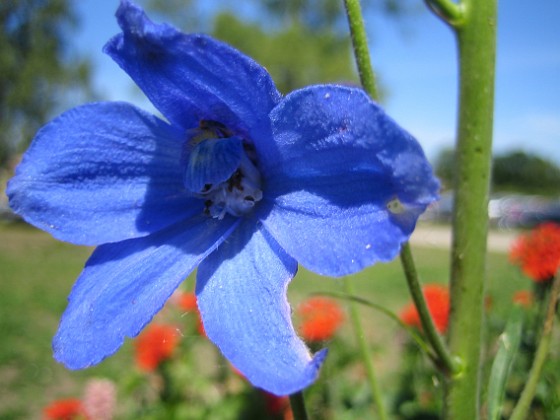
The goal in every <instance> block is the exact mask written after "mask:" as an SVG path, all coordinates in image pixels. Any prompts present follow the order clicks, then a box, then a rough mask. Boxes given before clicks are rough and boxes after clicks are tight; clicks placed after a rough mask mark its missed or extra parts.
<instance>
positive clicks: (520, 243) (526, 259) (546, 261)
mask: <svg viewBox="0 0 560 420" xmlns="http://www.w3.org/2000/svg"><path fill="white" fill-rule="evenodd" d="M509 256H510V260H511V261H512V262H513V263H515V264H517V265H519V266H521V270H523V272H524V273H525V274H526V275H527V276H528V277H529V278H531V279H533V280H534V281H536V282H542V281H547V280H550V279H551V278H552V277H554V275H555V274H556V271H558V268H559V267H560V225H557V224H555V223H544V224H542V225H540V226H538V227H536V228H535V229H533V230H532V231H531V232H529V233H527V234H525V235H521V236H520V237H519V238H517V241H516V242H515V243H514V244H513V246H512V247H511V251H510V254H509Z"/></svg>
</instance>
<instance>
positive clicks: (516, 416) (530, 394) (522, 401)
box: [510, 272, 560, 420]
mask: <svg viewBox="0 0 560 420" xmlns="http://www.w3.org/2000/svg"><path fill="white" fill-rule="evenodd" d="M559 294H560V272H558V273H556V276H555V277H554V283H553V284H552V290H551V291H550V297H549V300H548V307H547V311H546V318H545V320H544V325H543V330H542V333H541V337H540V340H539V345H538V347H537V352H536V353H535V359H534V361H533V366H532V367H531V371H530V372H529V377H528V379H527V382H526V383H525V388H523V392H522V393H521V397H520V398H519V401H518V402H517V405H516V406H515V409H514V410H513V413H512V414H511V417H510V420H523V419H525V418H526V417H527V413H528V412H529V409H530V407H531V402H532V401H533V398H534V397H535V392H536V391H537V385H538V383H539V379H540V377H541V373H542V369H543V366H544V363H545V361H546V358H547V356H548V351H549V350H550V342H551V339H552V328H553V326H554V318H555V315H556V304H557V303H558V295H559Z"/></svg>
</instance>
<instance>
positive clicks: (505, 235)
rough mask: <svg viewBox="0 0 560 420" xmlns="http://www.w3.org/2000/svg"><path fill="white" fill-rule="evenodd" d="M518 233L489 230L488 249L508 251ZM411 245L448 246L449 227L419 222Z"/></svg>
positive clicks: (449, 238) (411, 239) (449, 239)
mask: <svg viewBox="0 0 560 420" xmlns="http://www.w3.org/2000/svg"><path fill="white" fill-rule="evenodd" d="M518 235H519V233H518V232H516V231H508V230H491V231H490V235H489V236H488V250H489V251H494V252H508V251H509V249H510V247H511V244H512V242H513V241H514V240H515V238H517V236H518ZM410 243H411V244H412V245H422V246H430V247H434V248H449V246H450V244H451V229H450V227H448V226H439V225H437V226H435V225H430V224H419V225H418V227H417V228H416V230H415V231H414V233H413V234H412V237H411V238H410Z"/></svg>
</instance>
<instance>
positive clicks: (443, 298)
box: [400, 284, 449, 333]
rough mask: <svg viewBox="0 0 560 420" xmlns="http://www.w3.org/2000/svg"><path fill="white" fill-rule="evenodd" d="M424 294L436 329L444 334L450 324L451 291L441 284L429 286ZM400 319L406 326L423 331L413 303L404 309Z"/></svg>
mask: <svg viewBox="0 0 560 420" xmlns="http://www.w3.org/2000/svg"><path fill="white" fill-rule="evenodd" d="M422 293H423V294H424V298H425V299H426V305H427V306H428V311H429V312H430V315H431V316H432V319H433V321H434V325H435V327H436V329H437V330H438V331H439V332H440V333H444V332H445V331H446V330H447V324H448V322H449V291H448V290H447V288H446V287H445V286H442V285H439V284H427V285H425V286H424V287H423V288H422ZM400 319H401V321H402V322H404V323H405V324H406V325H409V326H411V327H416V328H418V329H422V323H421V321H420V315H419V314H418V310H417V309H416V306H415V305H414V303H412V302H411V303H409V304H407V305H406V306H405V307H404V308H403V310H402V311H401V313H400Z"/></svg>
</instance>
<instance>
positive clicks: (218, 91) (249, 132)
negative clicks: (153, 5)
mask: <svg viewBox="0 0 560 420" xmlns="http://www.w3.org/2000/svg"><path fill="white" fill-rule="evenodd" d="M117 19H118V22H119V25H120V27H121V28H122V31H123V33H121V34H118V35H116V36H115V37H114V38H113V39H111V40H110V41H109V42H108V43H107V45H106V46H105V52H107V53H108V54H109V55H110V56H111V57H112V58H113V59H114V60H115V61H116V62H117V63H118V64H119V65H120V66H121V67H122V68H123V69H124V70H125V71H126V72H127V73H128V74H129V75H130V76H131V77H132V78H133V79H134V81H135V82H136V83H137V84H138V86H139V87H140V88H141V89H142V90H143V91H144V93H145V94H146V95H147V96H148V98H149V99H150V100H151V101H152V103H153V104H154V105H155V106H156V107H157V108H158V109H159V110H160V111H161V112H162V113H163V114H164V115H165V117H166V118H168V119H169V120H170V121H171V122H173V123H175V124H178V125H180V126H182V127H184V128H194V127H196V126H198V125H199V121H201V120H212V121H217V122H220V123H222V124H224V125H225V126H227V127H228V128H230V129H234V130H236V134H239V135H242V136H244V137H247V138H252V139H259V138H261V137H263V136H266V137H269V136H270V122H269V120H268V117H267V116H268V113H269V112H270V110H271V109H272V108H273V107H274V106H275V104H276V103H278V102H279V100H280V94H279V93H278V91H277V90H276V87H275V86H274V83H273V81H272V79H271V78H270V75H269V74H268V73H267V71H266V70H265V69H264V68H263V67H262V66H260V65H259V64H258V63H256V62H254V61H253V60H252V59H250V58H249V57H247V56H245V55H243V54H241V53H240V52H239V51H237V50H235V49H233V48H231V47H230V46H228V45H226V44H223V43H221V42H218V41H216V40H214V39H212V38H210V37H208V36H205V35H186V34H183V33H181V32H180V31H178V30H177V29H175V28H174V27H172V26H169V25H166V24H154V23H153V22H151V21H150V20H149V19H148V17H147V16H146V15H145V13H144V11H143V10H142V9H141V8H139V7H138V6H136V5H134V4H133V3H132V2H130V1H126V0H125V1H122V2H121V5H120V7H119V9H118V11H117Z"/></svg>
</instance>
